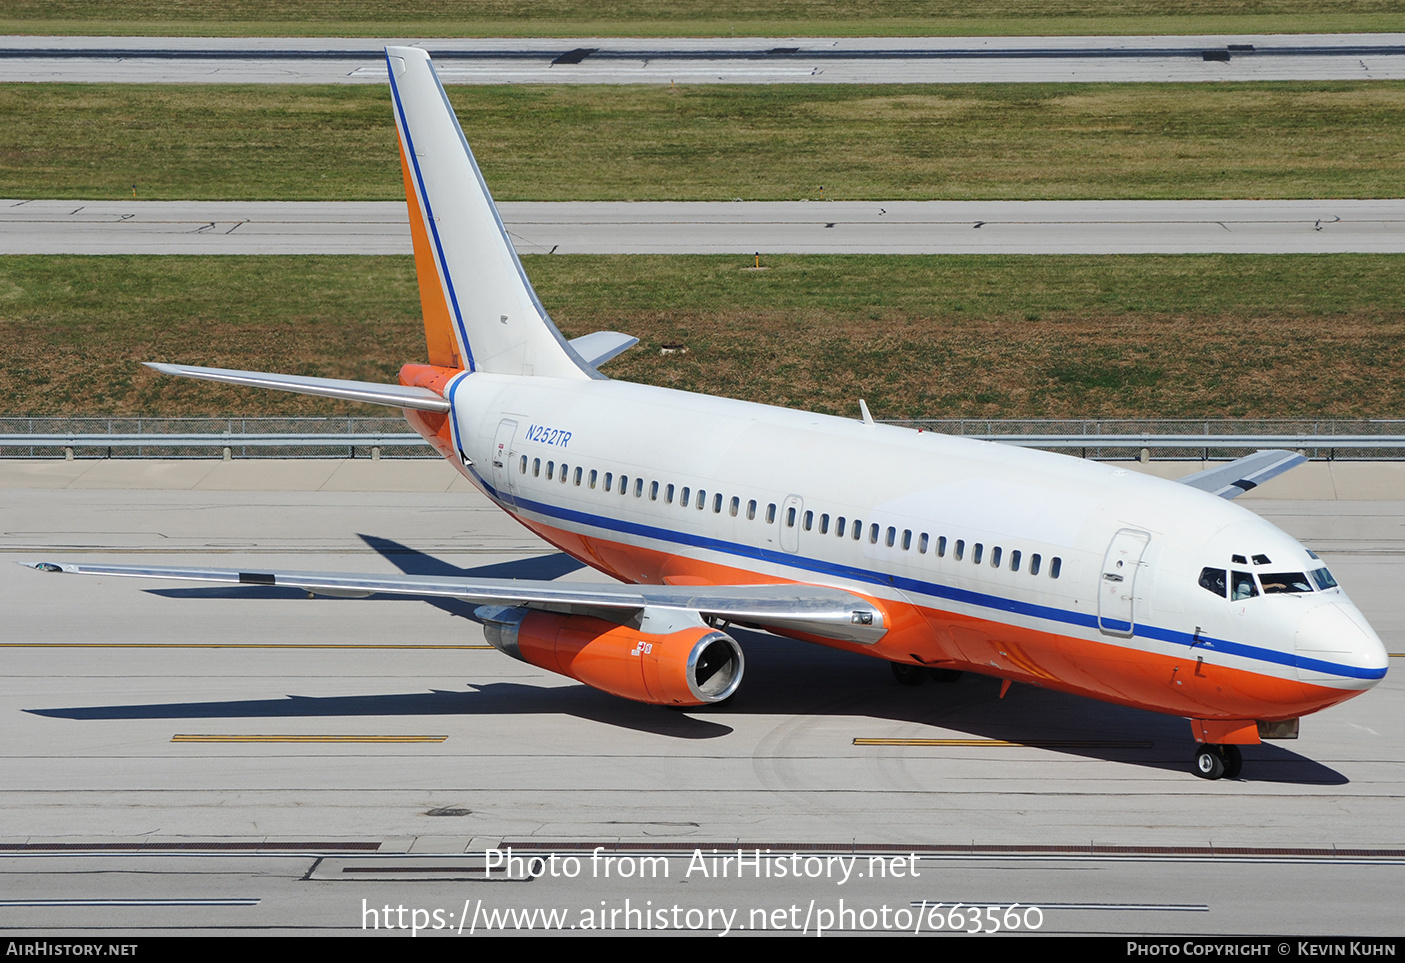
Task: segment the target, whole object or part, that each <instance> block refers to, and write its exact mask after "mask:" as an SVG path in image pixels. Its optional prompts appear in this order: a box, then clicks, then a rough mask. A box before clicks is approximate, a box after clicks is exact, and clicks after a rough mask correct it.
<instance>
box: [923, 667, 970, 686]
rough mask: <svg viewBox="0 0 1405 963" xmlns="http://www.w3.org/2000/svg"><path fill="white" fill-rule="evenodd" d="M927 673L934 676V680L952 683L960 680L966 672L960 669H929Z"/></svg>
mask: <svg viewBox="0 0 1405 963" xmlns="http://www.w3.org/2000/svg"><path fill="white" fill-rule="evenodd" d="M927 674H928V675H930V676H931V677H932V681H933V682H942V683H946V684H950V683H952V682H959V681H960V680H961V676H962V675H964V673H963V672H962V671H961V670H960V669H928V670H927Z"/></svg>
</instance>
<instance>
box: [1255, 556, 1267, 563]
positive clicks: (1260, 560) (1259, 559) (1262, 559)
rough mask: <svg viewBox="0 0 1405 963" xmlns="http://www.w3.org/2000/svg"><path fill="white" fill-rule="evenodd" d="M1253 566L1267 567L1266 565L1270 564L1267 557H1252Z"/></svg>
mask: <svg viewBox="0 0 1405 963" xmlns="http://www.w3.org/2000/svg"><path fill="white" fill-rule="evenodd" d="M1254 564H1255V565H1268V564H1270V562H1269V560H1268V556H1267V555H1255V556H1254Z"/></svg>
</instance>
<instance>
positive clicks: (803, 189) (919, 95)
mask: <svg viewBox="0 0 1405 963" xmlns="http://www.w3.org/2000/svg"><path fill="white" fill-rule="evenodd" d="M449 96H450V99H451V100H452V102H453V104H454V107H455V109H456V110H457V111H458V113H459V116H460V118H461V119H462V121H463V125H464V128H465V131H466V133H467V134H468V137H469V140H470V142H471V143H472V144H473V146H474V149H475V152H476V153H477V155H478V158H479V161H480V163H481V164H482V167H483V170H484V174H485V175H486V177H487V179H488V183H489V185H490V186H491V188H492V190H493V192H494V195H495V196H496V197H497V198H498V199H499V200H671V199H685V200H728V199H732V198H744V199H747V200H793V199H799V198H807V197H809V198H814V197H817V196H818V191H819V188H820V186H821V185H823V186H824V188H825V192H824V193H825V196H826V197H829V198H832V199H836V200H844V199H871V200H898V199H932V198H958V199H959V198H992V199H993V198H1009V199H1041V198H1221V197H1234V198H1254V197H1269V198H1292V197H1393V196H1396V195H1398V194H1399V193H1400V190H1401V185H1402V184H1405V124H1402V123H1401V118H1402V117H1405V82H1396V81H1364V82H1341V83H1262V84H1260V83H1241V84H986V85H961V86H867V85H863V86H848V85H835V86H791V85H779V86H700V87H691V88H677V89H669V88H663V87H657V88H656V87H638V86H631V87H596V86H590V87H565V86H563V87H550V86H516V87H512V86H507V87H453V88H450V91H449ZM134 184H135V185H136V187H137V191H138V196H139V197H141V198H145V199H152V200H156V199H246V198H247V199H267V200H279V199H300V200H344V199H367V200H374V199H385V200H389V199H399V198H401V197H403V186H402V181H401V175H400V169H399V161H398V155H397V153H396V147H395V134H394V128H393V125H392V123H391V114H390V104H389V95H388V93H387V92H386V90H385V89H384V88H381V87H369V86H368V87H352V86H314V87H302V86H297V87H292V86H247V87H240V86H174V85H153V86H131V85H120V84H119V85H58V84H35V85H6V86H3V87H0V196H3V197H63V198H83V199H104V198H117V197H130V196H131V189H132V186H133V185H134Z"/></svg>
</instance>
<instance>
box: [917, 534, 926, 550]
mask: <svg viewBox="0 0 1405 963" xmlns="http://www.w3.org/2000/svg"><path fill="white" fill-rule="evenodd" d="M917 554H918V555H926V554H927V533H926V532H923V533H922V534H921V535H920V536H918V538H917Z"/></svg>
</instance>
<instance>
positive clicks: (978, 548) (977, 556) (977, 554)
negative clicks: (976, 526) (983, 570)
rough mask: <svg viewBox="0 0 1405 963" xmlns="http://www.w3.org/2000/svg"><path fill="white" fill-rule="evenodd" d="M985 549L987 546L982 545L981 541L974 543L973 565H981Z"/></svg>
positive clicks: (972, 548)
mask: <svg viewBox="0 0 1405 963" xmlns="http://www.w3.org/2000/svg"><path fill="white" fill-rule="evenodd" d="M984 551H985V546H984V545H982V544H981V543H980V542H977V543H976V544H974V545H972V546H971V564H972V565H979V564H981V553H982V552H984Z"/></svg>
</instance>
